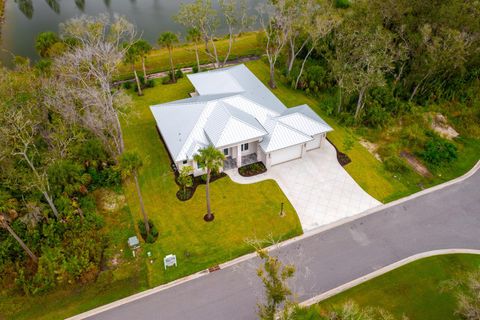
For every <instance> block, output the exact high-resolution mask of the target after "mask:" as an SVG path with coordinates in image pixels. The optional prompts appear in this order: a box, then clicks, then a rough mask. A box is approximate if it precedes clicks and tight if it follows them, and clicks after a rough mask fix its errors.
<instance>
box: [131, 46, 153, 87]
mask: <svg viewBox="0 0 480 320" xmlns="http://www.w3.org/2000/svg"><path fill="white" fill-rule="evenodd" d="M135 46H136V47H137V49H138V53H139V55H140V57H141V59H142V68H143V78H144V79H145V80H147V70H146V69H145V60H146V59H147V55H148V53H149V52H150V51H152V46H151V45H150V43H148V41H146V40H143V39H140V40H138V41H137V42H136V43H135Z"/></svg>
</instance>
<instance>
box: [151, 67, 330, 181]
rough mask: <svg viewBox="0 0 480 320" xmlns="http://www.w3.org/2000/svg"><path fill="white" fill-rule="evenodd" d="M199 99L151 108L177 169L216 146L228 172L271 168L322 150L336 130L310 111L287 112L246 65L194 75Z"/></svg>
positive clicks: (196, 170) (197, 171)
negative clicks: (254, 165)
mask: <svg viewBox="0 0 480 320" xmlns="http://www.w3.org/2000/svg"><path fill="white" fill-rule="evenodd" d="M188 78H189V80H190V81H191V82H192V84H193V86H194V87H195V90H196V93H197V94H198V95H197V96H195V97H192V98H188V99H183V100H178V101H174V102H170V103H165V104H161V105H156V106H151V107H150V109H151V111H152V113H153V116H154V117H155V121H156V123H157V128H158V130H159V132H160V134H161V136H162V138H163V140H164V142H165V144H166V146H167V149H168V151H169V153H170V155H171V157H172V159H173V161H174V163H175V164H176V166H177V168H179V169H180V168H181V167H182V166H184V165H189V166H192V167H193V168H194V175H195V176H198V175H201V174H203V173H204V170H203V169H202V168H199V167H198V165H197V164H196V163H195V161H194V160H193V157H194V155H195V154H196V153H197V152H198V150H199V149H202V148H204V147H206V146H208V145H213V146H215V147H216V148H217V149H219V150H221V151H222V152H223V153H224V154H225V156H226V160H225V165H224V169H225V170H226V169H233V168H238V167H241V166H242V165H246V164H250V163H253V162H257V161H262V162H263V163H264V164H265V166H266V167H267V168H269V167H271V166H274V165H277V164H280V163H283V162H286V161H290V160H294V159H298V158H301V157H303V155H304V154H305V153H306V152H308V151H310V150H313V149H318V148H321V147H322V145H323V141H324V140H325V137H326V134H327V132H329V131H332V128H331V127H330V126H329V125H328V124H327V123H326V122H325V121H324V120H323V119H321V118H320V117H319V116H318V115H317V114H316V113H315V112H314V111H313V110H312V109H311V108H310V107H309V106H308V105H300V106H297V107H294V108H287V107H285V105H283V103H282V102H280V100H278V99H277V97H276V96H275V95H274V94H273V93H272V92H271V91H270V90H269V89H268V88H267V87H265V86H264V85H263V83H262V82H261V81H260V80H258V79H257V78H256V77H255V75H254V74H253V73H252V72H251V71H250V70H248V68H247V67H246V66H245V65H243V64H242V65H238V66H235V67H230V68H225V69H221V70H214V71H209V72H203V73H197V74H191V75H188Z"/></svg>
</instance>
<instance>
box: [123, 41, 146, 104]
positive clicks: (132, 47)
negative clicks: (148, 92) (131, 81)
mask: <svg viewBox="0 0 480 320" xmlns="http://www.w3.org/2000/svg"><path fill="white" fill-rule="evenodd" d="M124 46H125V47H126V48H127V51H126V52H125V56H124V58H123V60H124V62H125V63H127V64H131V65H132V71H133V75H134V76H135V81H136V82H137V88H138V95H139V96H142V95H143V93H142V85H141V83H140V79H139V78H138V74H137V70H136V69H135V62H137V60H138V58H140V52H139V50H138V47H137V46H136V43H133V44H128V43H126V44H125V45H124Z"/></svg>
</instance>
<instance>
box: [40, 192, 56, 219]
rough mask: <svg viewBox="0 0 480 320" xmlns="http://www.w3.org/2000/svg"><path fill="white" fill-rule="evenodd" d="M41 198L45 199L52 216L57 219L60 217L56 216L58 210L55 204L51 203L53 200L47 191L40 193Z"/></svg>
mask: <svg viewBox="0 0 480 320" xmlns="http://www.w3.org/2000/svg"><path fill="white" fill-rule="evenodd" d="M42 194H43V196H44V197H45V200H47V202H48V205H49V206H50V208H51V209H52V211H53V214H54V215H55V218H57V219H59V218H60V216H59V215H58V210H57V207H56V206H55V204H54V203H53V199H52V198H51V197H50V195H49V194H48V192H47V191H42Z"/></svg>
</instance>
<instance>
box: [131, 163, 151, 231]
mask: <svg viewBox="0 0 480 320" xmlns="http://www.w3.org/2000/svg"><path fill="white" fill-rule="evenodd" d="M133 179H134V180H135V187H136V188H137V195H138V200H139V201H140V210H141V211H142V215H143V223H145V231H146V232H147V236H148V235H149V234H150V225H149V224H148V216H147V213H146V212H145V206H144V204H143V197H142V192H141V190H140V184H139V183H138V177H137V172H134V173H133Z"/></svg>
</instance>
